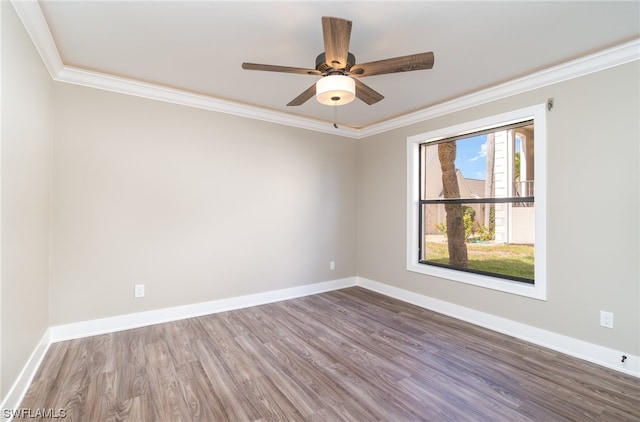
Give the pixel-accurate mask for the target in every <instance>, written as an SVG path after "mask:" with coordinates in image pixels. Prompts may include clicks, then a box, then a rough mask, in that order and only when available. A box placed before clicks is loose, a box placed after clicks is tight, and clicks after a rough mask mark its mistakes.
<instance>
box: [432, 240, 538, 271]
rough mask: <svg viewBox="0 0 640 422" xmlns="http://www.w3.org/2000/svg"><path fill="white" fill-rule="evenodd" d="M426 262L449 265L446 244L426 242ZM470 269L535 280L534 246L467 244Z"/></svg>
mask: <svg viewBox="0 0 640 422" xmlns="http://www.w3.org/2000/svg"><path fill="white" fill-rule="evenodd" d="M425 246H426V251H427V254H426V257H425V258H426V260H427V261H431V262H435V263H439V264H445V265H449V251H448V250H447V243H446V242H440V241H437V242H425ZM467 254H468V257H469V268H470V269H474V270H479V271H487V272H492V273H497V274H502V275H507V276H513V277H523V278H527V279H530V280H533V278H534V256H533V245H515V244H501V243H489V242H487V243H467Z"/></svg>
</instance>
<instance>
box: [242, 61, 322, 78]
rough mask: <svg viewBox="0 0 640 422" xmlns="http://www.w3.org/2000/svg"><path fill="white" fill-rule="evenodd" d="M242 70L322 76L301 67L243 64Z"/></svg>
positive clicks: (312, 70)
mask: <svg viewBox="0 0 640 422" xmlns="http://www.w3.org/2000/svg"><path fill="white" fill-rule="evenodd" d="M242 68H243V69H245V70H264V71H267V72H283V73H297V74H300V75H320V74H321V73H320V72H319V71H317V70H315V69H303V68H301V67H289V66H278V65H272V64H259V63H242Z"/></svg>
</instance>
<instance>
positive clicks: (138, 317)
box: [50, 277, 356, 343]
mask: <svg viewBox="0 0 640 422" xmlns="http://www.w3.org/2000/svg"><path fill="white" fill-rule="evenodd" d="M355 285H356V278H355V277H349V278H343V279H338V280H331V281H325V282H320V283H314V284H307V285H304V286H299V287H290V288H287V289H280V290H272V291H268V292H263V293H255V294H250V295H245V296H237V297H231V298H227V299H219V300H212V301H208V302H200V303H194V304H191V305H184V306H175V307H171V308H164V309H158V310H154V311H146V312H139V313H134V314H127V315H118V316H114V317H108V318H101V319H94V320H89V321H82V322H76V323H72V324H64V325H56V326H53V327H51V328H50V332H51V342H52V343H56V342H59V341H65V340H72V339H76V338H82V337H89V336H95V335H100V334H106V333H113V332H116V331H122V330H129V329H132V328H139V327H144V326H148V325H153V324H161V323H164V322H171V321H178V320H181V319H187V318H193V317H198V316H202V315H209V314H214V313H218V312H225V311H231V310H234V309H241V308H247V307H250V306H257V305H264V304H267V303H272V302H279V301H281V300H287V299H293V298H296V297H302V296H309V295H313V294H317V293H323V292H328V291H331V290H337V289H343V288H345V287H352V286H355Z"/></svg>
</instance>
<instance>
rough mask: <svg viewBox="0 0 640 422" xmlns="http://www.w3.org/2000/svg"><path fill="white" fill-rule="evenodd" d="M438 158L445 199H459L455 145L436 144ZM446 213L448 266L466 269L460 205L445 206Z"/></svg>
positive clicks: (466, 261) (449, 143)
mask: <svg viewBox="0 0 640 422" xmlns="http://www.w3.org/2000/svg"><path fill="white" fill-rule="evenodd" d="M438 158H439V159H440V168H441V169H442V189H443V192H444V197H445V198H460V187H459V186H458V177H457V175H456V165H455V161H456V143H455V141H452V142H443V143H441V144H438ZM444 209H445V211H446V212H447V243H448V247H449V265H452V266H456V267H461V268H467V267H468V266H469V260H468V257H467V244H466V243H465V237H464V220H463V213H464V211H463V208H462V204H445V206H444Z"/></svg>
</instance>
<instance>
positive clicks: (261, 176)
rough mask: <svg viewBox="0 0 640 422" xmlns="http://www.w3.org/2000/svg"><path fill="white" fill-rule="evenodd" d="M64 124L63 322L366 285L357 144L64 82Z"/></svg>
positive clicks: (56, 233)
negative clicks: (315, 287)
mask: <svg viewBox="0 0 640 422" xmlns="http://www.w3.org/2000/svg"><path fill="white" fill-rule="evenodd" d="M54 121H55V129H54V138H55V148H54V174H53V247H52V251H53V255H52V283H51V324H52V325H58V324H66V323H72V322H78V321H83V320H89V319H95V318H102V317H108V316H113V315H122V314H127V313H132V312H139V311H145V310H151V309H160V308H166V307H170V306H177V305H184V304H191V303H197V302H204V301H209V300H215V299H221V298H227V297H233V296H239V295H244V294H251V293H257V292H264V291H270V290H276V289H281V288H288V287H294V286H301V285H304V284H309V283H315V282H321V281H327V280H334V279H340V278H344V277H351V276H355V275H356V154H357V142H356V141H355V140H349V139H344V138H341V137H337V136H331V135H327V134H321V133H316V132H311V131H306V130H302V129H295V128H291V127H286V126H281V125H275V124H270V123H265V122H259V121H255V120H249V119H245V118H240V117H233V116H229V115H223V114H219V113H213V112H209V111H204V110H198V109H193V108H187V107H183V106H178V105H173V104H167V103H162V102H157V101H151V100H146V99H142V98H137V97H132V96H125V95H120V94H114V93H110V92H104V91H98V90H95V89H89V88H83V87H78V86H72V85H68V84H59V83H56V84H55V87H54ZM329 261H335V262H336V269H335V270H334V271H330V270H329ZM136 283H144V284H145V286H146V296H145V298H143V299H134V298H133V288H134V284H136Z"/></svg>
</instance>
